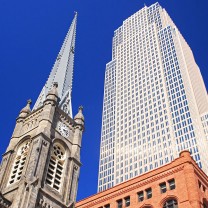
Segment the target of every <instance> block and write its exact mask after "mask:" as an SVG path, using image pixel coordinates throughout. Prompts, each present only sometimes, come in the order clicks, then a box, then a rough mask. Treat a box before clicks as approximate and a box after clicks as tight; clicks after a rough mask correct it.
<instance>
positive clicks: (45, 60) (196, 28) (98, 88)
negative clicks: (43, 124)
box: [0, 0, 208, 200]
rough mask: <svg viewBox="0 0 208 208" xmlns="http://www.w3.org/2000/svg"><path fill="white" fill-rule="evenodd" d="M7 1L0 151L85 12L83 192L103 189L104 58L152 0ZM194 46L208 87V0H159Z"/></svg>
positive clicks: (79, 72)
mask: <svg viewBox="0 0 208 208" xmlns="http://www.w3.org/2000/svg"><path fill="white" fill-rule="evenodd" d="M0 2H1V6H0V95H1V102H0V141H1V145H0V154H3V153H4V152H5V149H6V147H7V145H8V142H9V140H10V137H11V135H12V131H13V128H14V125H15V119H16V117H17V116H18V113H19V111H20V110H21V108H23V107H24V106H25V104H26V100H27V99H28V98H31V99H32V100H33V103H34V102H35V100H36V99H37V97H38V95H39V93H40V90H41V89H42V87H43V85H44V83H45V81H46V79H47V77H48V75H49V73H50V70H51V68H52V66H53V63H54V61H55V59H56V56H57V54H58V52H59V50H60V47H61V44H62V42H63V40H64V37H65V35H66V33H67V30H68V27H69V26H70V24H71V21H72V19H73V16H74V11H77V12H78V25H77V38H76V48H75V69H74V81H73V94H72V105H73V112H74V115H75V114H76V112H77V108H78V106H79V105H83V106H84V115H85V120H86V131H85V132H84V136H83V143H82V152H81V161H82V164H83V165H82V168H81V175H80V181H79V189H78V197H77V199H78V200H80V199H83V198H85V197H87V196H90V195H92V194H94V193H96V191H97V176H98V161H99V142H100V131H101V118H102V99H103V87H104V73H105V64H106V63H107V62H108V61H110V60H111V46H112V44H111V43H112V37H113V32H114V30H115V29H117V28H118V27H119V26H120V25H121V24H122V21H123V20H125V19H126V18H127V17H129V16H130V15H132V14H133V13H135V12H136V11H138V10H139V9H141V8H142V7H143V6H144V3H145V4H146V5H147V6H149V5H151V4H152V3H155V1H152V0H44V1H43V0H36V1H31V0H21V1H17V0H1V1H0ZM158 2H159V3H160V4H161V5H162V6H163V7H164V8H165V9H166V10H167V12H168V13H169V15H170V16H171V18H172V19H173V21H174V22H175V24H176V25H177V26H178V28H179V30H180V31H181V33H182V35H183V36H184V37H185V39H186V41H187V42H188V44H189V45H190V47H191V48H192V50H193V52H194V55H195V59H196V62H197V63H198V65H199V67H200V69H201V72H202V75H203V78H204V81H205V83H206V85H207V86H208V73H207V67H208V62H207V60H208V38H207V37H208V13H207V9H206V8H207V7H208V2H207V1H206V0H201V1H199V0H160V1H158Z"/></svg>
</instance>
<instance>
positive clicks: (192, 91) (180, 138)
mask: <svg viewBox="0 0 208 208" xmlns="http://www.w3.org/2000/svg"><path fill="white" fill-rule="evenodd" d="M207 124H208V99H207V92H206V89H205V86H204V82H203V79H202V76H201V73H200V70H199V68H198V66H197V64H196V63H195V60H194V57H193V54H192V51H191V49H190V47H189V46H188V44H187V43H186V41H185V39H184V38H183V36H182V35H181V34H180V32H179V30H178V29H177V27H176V26H175V24H174V23H173V21H172V20H171V18H170V17H169V15H168V13H167V12H166V11H165V9H164V8H162V7H161V6H160V5H159V4H158V3H156V4H154V5H151V6H149V7H147V6H145V7H144V8H142V9H141V10H139V11H138V12H136V13H135V14H133V15H132V16H131V17H129V18H128V19H126V20H125V21H124V22H123V24H122V26H120V27H119V28H118V29H117V30H115V32H114V37H113V47H112V61H110V62H109V63H108V64H107V65H106V72H105V88H104V99H103V117H102V133H101V144H100V164H99V180H98V191H103V190H105V189H107V188H110V187H112V186H114V185H116V184H119V183H122V182H124V181H126V180H128V179H130V178H132V177H135V176H138V175H141V174H143V173H145V172H147V171H151V170H153V169H155V168H158V167H160V166H162V165H165V164H167V163H169V162H171V161H172V160H174V159H175V158H176V157H178V155H179V153H180V152H181V151H182V150H184V149H187V150H189V151H190V152H191V154H192V156H193V158H194V159H195V161H196V162H197V164H198V166H199V167H200V168H202V169H203V170H204V171H205V173H208V167H207V166H208V163H207V159H208V154H207V152H208V144H207V139H206V136H207V135H208V127H207Z"/></svg>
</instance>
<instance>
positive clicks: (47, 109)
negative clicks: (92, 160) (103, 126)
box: [0, 14, 84, 208]
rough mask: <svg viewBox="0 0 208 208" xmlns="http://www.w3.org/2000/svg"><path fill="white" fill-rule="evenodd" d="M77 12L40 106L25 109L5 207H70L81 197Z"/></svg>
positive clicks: (8, 171) (6, 162)
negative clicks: (75, 86) (75, 104)
mask: <svg viewBox="0 0 208 208" xmlns="http://www.w3.org/2000/svg"><path fill="white" fill-rule="evenodd" d="M76 22H77V14H75V17H74V19H73V21H72V24H71V26H70V28H69V31H68V33H67V36H66V38H65V40H64V43H63V45H62V48H61V50H60V52H59V54H58V57H57V59H56V61H55V64H54V66H53V69H52V71H51V73H50V76H49V78H48V80H47V82H46V84H45V86H44V87H43V89H42V91H41V93H40V95H39V97H38V99H37V101H36V103H35V105H34V108H33V109H32V110H31V109H30V104H31V101H30V100H29V101H28V102H27V105H26V106H25V107H24V108H23V109H22V110H21V111H20V113H19V116H18V118H17V119H16V126H15V129H14V132H13V135H12V137H11V140H10V142H9V145H8V148H7V150H6V152H5V153H4V154H3V156H2V162H1V166H0V208H7V207H11V208H69V207H73V205H74V203H75V200H76V192H77V184H78V178H79V171H80V165H81V163H80V148H81V140H82V133H83V130H84V116H83V114H82V107H80V108H79V111H78V113H77V115H76V116H75V117H74V118H73V117H72V108H71V91H72V78H73V65H74V64H73V63H74V48H75V36H76Z"/></svg>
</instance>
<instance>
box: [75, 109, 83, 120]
mask: <svg viewBox="0 0 208 208" xmlns="http://www.w3.org/2000/svg"><path fill="white" fill-rule="evenodd" d="M82 111H83V106H79V110H78V113H77V115H76V116H75V117H74V120H75V121H76V122H77V120H82V122H84V116H83V114H82Z"/></svg>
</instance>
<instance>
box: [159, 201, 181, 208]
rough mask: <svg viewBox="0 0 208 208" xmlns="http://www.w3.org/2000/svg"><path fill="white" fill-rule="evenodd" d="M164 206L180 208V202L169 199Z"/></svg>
mask: <svg viewBox="0 0 208 208" xmlns="http://www.w3.org/2000/svg"><path fill="white" fill-rule="evenodd" d="M163 208H178V202H177V200H175V199H169V200H167V201H166V202H165V203H164V205H163Z"/></svg>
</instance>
